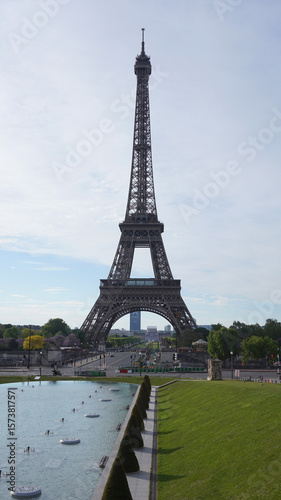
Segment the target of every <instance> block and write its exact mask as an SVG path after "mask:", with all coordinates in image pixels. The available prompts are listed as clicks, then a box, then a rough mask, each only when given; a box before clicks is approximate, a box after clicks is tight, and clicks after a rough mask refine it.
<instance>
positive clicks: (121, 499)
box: [101, 456, 133, 500]
mask: <svg viewBox="0 0 281 500" xmlns="http://www.w3.org/2000/svg"><path fill="white" fill-rule="evenodd" d="M101 500H133V497H132V495H131V492H130V488H129V485H128V481H127V478H126V474H125V471H124V467H123V465H122V463H121V460H120V458H119V457H118V456H117V457H116V458H115V460H114V462H113V464H112V467H111V471H110V473H109V476H108V480H107V482H106V485H105V488H104V491H103V495H102V497H101Z"/></svg>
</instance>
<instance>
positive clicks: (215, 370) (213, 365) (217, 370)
mask: <svg viewBox="0 0 281 500" xmlns="http://www.w3.org/2000/svg"><path fill="white" fill-rule="evenodd" d="M207 380H222V361H221V360H220V359H208V377H207Z"/></svg>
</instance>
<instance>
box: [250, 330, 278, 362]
mask: <svg viewBox="0 0 281 500" xmlns="http://www.w3.org/2000/svg"><path fill="white" fill-rule="evenodd" d="M277 353H278V342H277V341H276V340H274V339H270V338H269V337H268V336H266V337H257V336H256V335H252V336H251V337H249V338H247V339H244V340H243V342H242V359H243V361H248V359H249V358H252V359H254V360H256V361H257V360H258V359H263V358H266V357H268V356H269V357H273V359H276V356H277Z"/></svg>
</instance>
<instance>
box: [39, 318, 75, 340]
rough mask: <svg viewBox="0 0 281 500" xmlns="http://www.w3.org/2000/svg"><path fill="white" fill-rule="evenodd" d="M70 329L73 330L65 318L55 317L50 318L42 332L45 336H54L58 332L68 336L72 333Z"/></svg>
mask: <svg viewBox="0 0 281 500" xmlns="http://www.w3.org/2000/svg"><path fill="white" fill-rule="evenodd" d="M70 331H71V330H70V328H69V326H68V325H67V324H66V322H65V321H64V320H63V319H61V318H55V319H49V321H48V322H47V323H45V325H44V326H43V327H42V329H41V332H40V333H41V335H43V337H45V338H49V337H53V336H54V335H56V334H57V333H60V335H64V336H65V337H67V335H69V334H70Z"/></svg>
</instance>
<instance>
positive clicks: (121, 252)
mask: <svg viewBox="0 0 281 500" xmlns="http://www.w3.org/2000/svg"><path fill="white" fill-rule="evenodd" d="M143 33H144V30H143ZM135 74H136V76H137V92H136V109H135V126H134V142H133V157H132V168H131V179H130V187H129V195H128V202H127V208H126V214H125V220H124V222H122V223H121V224H119V227H120V231H121V236H120V241H119V244H118V247H117V251H116V254H115V257H114V260H113V264H112V266H111V269H110V272H109V275H108V278H107V280H101V284H100V296H99V298H98V299H97V301H96V303H95V305H94V306H93V308H92V309H91V311H90V313H89V314H88V316H87V318H86V319H85V321H84V323H83V325H82V326H81V329H82V330H83V331H84V332H86V333H87V335H88V339H89V340H90V341H91V342H93V343H94V344H97V343H99V342H100V341H104V340H106V338H107V336H108V334H109V331H110V329H111V328H112V325H113V324H114V323H115V322H116V321H117V320H118V319H120V318H121V317H122V316H124V315H126V314H128V313H130V312H134V311H150V312H153V313H156V314H159V315H161V316H163V317H164V318H166V320H167V321H168V322H170V323H171V324H172V326H173V327H174V329H175V331H176V332H177V333H178V334H179V333H181V332H182V331H184V330H187V329H191V328H194V327H196V322H195V320H194V318H193V317H192V316H191V314H190V312H189V311H188V309H187V307H186V305H185V303H184V301H183V299H182V297H181V294H180V290H181V286H180V280H174V279H173V275H172V272H171V269H170V266H169V262H168V259H167V255H166V252H165V248H164V244H163V240H162V233H163V232H164V225H163V224H162V223H161V222H159V221H158V217H157V210H156V199H155V191H154V181H153V168H152V153H151V130H150V112H149V89H148V80H149V76H150V74H151V64H150V58H149V57H148V56H147V55H146V54H145V50H144V38H142V50H141V54H140V55H139V56H137V58H136V63H135ZM141 247H142V248H145V247H146V248H149V249H150V254H151V260H152V266H153V272H154V279H147V278H142V279H132V278H130V275H131V270H132V264H133V258H134V251H135V248H141Z"/></svg>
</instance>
